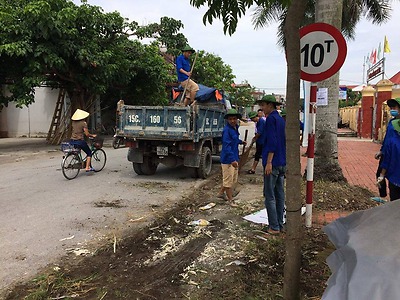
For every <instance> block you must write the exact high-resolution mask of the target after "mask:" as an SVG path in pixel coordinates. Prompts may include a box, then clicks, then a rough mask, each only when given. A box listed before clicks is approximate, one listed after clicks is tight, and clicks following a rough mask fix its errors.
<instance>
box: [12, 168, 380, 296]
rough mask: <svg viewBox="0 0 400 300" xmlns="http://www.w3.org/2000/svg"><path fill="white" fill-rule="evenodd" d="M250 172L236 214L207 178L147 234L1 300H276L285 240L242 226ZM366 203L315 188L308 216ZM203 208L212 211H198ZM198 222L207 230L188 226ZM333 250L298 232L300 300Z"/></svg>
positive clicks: (323, 274)
mask: <svg viewBox="0 0 400 300" xmlns="http://www.w3.org/2000/svg"><path fill="white" fill-rule="evenodd" d="M257 172H258V173H256V174H255V175H248V174H241V175H240V179H239V183H240V185H239V189H240V191H241V192H240V194H239V195H238V197H237V203H238V204H239V206H238V207H237V208H232V207H230V206H228V205H226V203H224V201H223V200H220V199H217V198H216V197H215V195H216V193H217V191H218V189H219V187H220V183H221V177H220V174H219V173H217V174H214V175H213V176H212V178H211V180H207V181H205V182H204V184H203V185H202V186H201V187H200V188H199V189H197V190H195V191H193V194H192V195H191V196H190V197H187V198H185V199H183V200H182V201H181V202H180V204H179V205H177V206H176V207H175V208H174V209H172V210H170V211H166V212H165V214H164V216H163V217H162V218H160V219H158V220H156V221H155V222H154V223H153V224H151V225H150V226H148V227H146V228H145V229H143V230H141V231H139V232H132V233H131V235H129V236H125V237H124V238H123V239H121V240H117V239H116V238H110V239H109V240H108V241H106V242H105V243H104V244H102V245H92V249H90V250H91V251H90V252H89V253H82V254H81V255H79V256H77V255H76V254H73V253H71V254H69V255H68V256H65V257H64V258H63V260H62V261H61V262H60V263H59V264H58V265H50V266H48V268H46V269H45V270H43V271H42V272H41V273H40V274H39V275H38V276H37V277H36V278H35V279H33V280H31V281H30V282H27V283H23V284H21V285H19V286H16V287H15V289H14V290H13V291H12V292H11V293H10V294H9V295H8V297H7V298H6V299H8V300H11V299H18V300H19V299H35V300H38V299H101V300H103V299H249V300H250V299H254V300H255V299H263V300H265V299H282V286H283V266H284V253H285V250H284V245H285V235H284V234H281V235H279V236H270V235H267V234H265V233H263V232H262V231H261V229H262V226H261V225H258V224H254V223H250V222H248V221H246V220H244V219H243V218H242V217H243V216H245V215H247V214H249V213H252V212H255V211H257V210H260V209H262V208H263V197H262V176H261V170H260V169H259V170H257ZM304 194H305V187H304V185H303V192H302V198H303V199H304V198H305V196H304ZM371 196H373V195H372V194H371V193H370V192H369V191H368V190H365V189H363V188H360V187H354V186H349V185H348V184H344V183H324V182H316V183H315V186H314V210H315V212H316V213H318V211H325V210H340V211H354V210H360V209H366V208H369V207H372V206H376V205H377V204H376V203H374V202H373V201H371V200H370V197H371ZM209 203H216V206H214V207H212V208H210V209H207V210H201V209H200V207H202V206H204V205H206V204H209ZM113 209H118V206H115V207H114V208H113ZM199 219H205V220H208V221H209V225H208V226H192V225H188V224H189V223H190V222H191V221H194V220H199ZM138 222H140V220H138ZM333 250H334V248H333V246H332V244H331V243H330V242H329V241H328V239H327V237H326V235H325V234H324V233H323V232H322V230H321V225H314V226H313V228H310V229H307V230H306V231H305V238H304V243H303V248H302V268H301V293H302V298H303V299H320V297H321V296H322V293H323V291H324V289H325V282H326V280H327V279H328V277H329V275H330V271H329V268H328V267H327V265H326V263H325V260H326V258H327V256H328V255H329V254H330V253H331V252H332V251H333Z"/></svg>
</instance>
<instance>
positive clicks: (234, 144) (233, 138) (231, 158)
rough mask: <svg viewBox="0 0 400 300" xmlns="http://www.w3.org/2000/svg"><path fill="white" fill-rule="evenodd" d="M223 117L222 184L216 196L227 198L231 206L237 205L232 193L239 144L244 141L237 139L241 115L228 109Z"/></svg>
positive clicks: (236, 175) (237, 164)
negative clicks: (225, 122) (224, 123)
mask: <svg viewBox="0 0 400 300" xmlns="http://www.w3.org/2000/svg"><path fill="white" fill-rule="evenodd" d="M224 118H225V119H226V120H227V124H226V125H225V127H224V129H223V131H222V150H221V155H220V161H221V168H222V186H221V190H220V191H219V194H218V195H217V197H218V198H222V199H225V200H227V201H228V202H229V204H230V205H231V206H237V205H236V204H235V202H234V201H233V193H234V187H235V186H236V183H237V180H238V169H239V145H240V144H243V145H246V142H245V141H242V140H241V139H239V125H238V120H239V119H241V118H242V115H241V114H239V113H238V112H237V110H236V109H229V110H228V111H227V113H226V115H225V117H224Z"/></svg>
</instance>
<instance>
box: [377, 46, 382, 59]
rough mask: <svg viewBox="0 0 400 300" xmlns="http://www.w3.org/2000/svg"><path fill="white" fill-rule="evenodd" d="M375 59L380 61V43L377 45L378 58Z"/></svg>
mask: <svg viewBox="0 0 400 300" xmlns="http://www.w3.org/2000/svg"><path fill="white" fill-rule="evenodd" d="M377 59H378V60H380V59H381V43H379V47H378V57H377Z"/></svg>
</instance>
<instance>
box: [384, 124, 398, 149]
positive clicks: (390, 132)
mask: <svg viewBox="0 0 400 300" xmlns="http://www.w3.org/2000/svg"><path fill="white" fill-rule="evenodd" d="M393 120H396V118H392V119H390V120H389V123H388V126H387V128H386V134H385V137H384V138H383V142H382V146H381V152H382V153H384V152H385V147H386V145H387V144H388V141H389V140H390V139H391V137H393V136H394V135H395V133H396V131H395V130H394V128H393V124H392V122H393Z"/></svg>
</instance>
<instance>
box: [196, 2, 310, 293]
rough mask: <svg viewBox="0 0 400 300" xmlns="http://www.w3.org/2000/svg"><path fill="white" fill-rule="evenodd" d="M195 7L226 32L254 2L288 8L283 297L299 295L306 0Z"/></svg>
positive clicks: (230, 32) (221, 3) (212, 3)
mask: <svg viewBox="0 0 400 300" xmlns="http://www.w3.org/2000/svg"><path fill="white" fill-rule="evenodd" d="M190 3H191V4H192V5H193V6H195V7H200V6H202V5H208V7H209V9H208V10H207V12H206V14H205V15H204V18H203V20H204V22H205V23H206V22H207V21H208V22H209V23H212V21H213V19H215V18H221V19H222V21H223V22H224V32H225V33H229V34H233V33H234V32H235V30H236V26H237V24H238V20H239V18H240V17H241V16H242V15H243V14H244V13H245V12H246V10H248V9H249V8H250V7H251V6H252V5H253V4H256V5H261V4H265V5H267V4H270V5H274V4H276V5H281V6H283V7H284V8H288V10H287V14H286V19H287V22H286V23H285V25H284V29H283V32H284V35H285V38H286V47H285V53H286V60H287V85H286V97H287V102H286V103H287V124H286V138H287V151H286V152H287V164H288V172H287V184H286V186H287V187H290V188H287V190H286V193H287V194H286V195H287V198H286V199H287V201H286V205H287V226H288V227H287V238H286V253H285V269H284V276H285V279H284V298H285V299H298V298H299V281H300V278H299V277H300V262H301V259H300V258H301V252H300V247H301V238H302V234H301V231H302V226H301V221H300V220H301V219H300V211H299V210H300V207H301V199H300V198H299V197H298V195H299V191H300V188H301V174H300V149H299V114H298V98H299V90H300V36H299V28H300V25H301V21H302V19H303V16H304V12H305V7H306V1H305V0H293V1H286V0H282V1H261V0H254V1H253V0H191V1H190Z"/></svg>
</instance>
